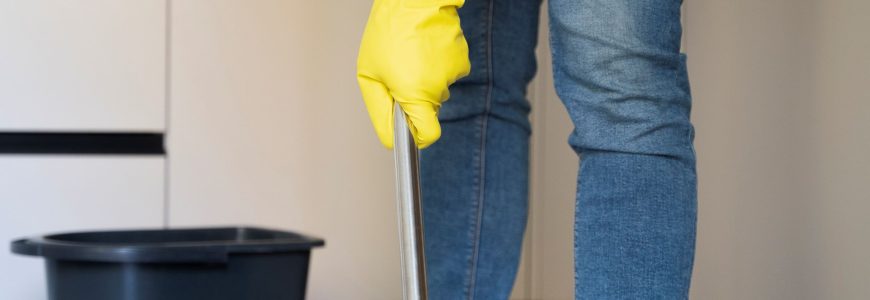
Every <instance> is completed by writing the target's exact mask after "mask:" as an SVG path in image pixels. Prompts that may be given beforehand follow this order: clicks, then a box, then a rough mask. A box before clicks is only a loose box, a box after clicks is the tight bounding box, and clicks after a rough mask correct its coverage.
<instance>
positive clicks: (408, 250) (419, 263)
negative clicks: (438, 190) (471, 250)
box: [393, 103, 428, 300]
mask: <svg viewBox="0 0 870 300" xmlns="http://www.w3.org/2000/svg"><path fill="white" fill-rule="evenodd" d="M394 110H395V111H394V113H393V114H394V115H395V120H394V121H395V122H394V124H395V125H394V127H395V128H394V130H395V131H394V132H393V147H394V151H395V157H396V193H397V201H398V205H397V207H398V211H399V246H400V248H401V249H400V251H401V255H402V287H403V288H402V291H403V295H404V299H405V300H426V299H428V296H427V289H426V260H425V257H424V256H423V207H422V203H421V201H420V198H421V196H420V172H419V170H420V166H419V151H418V150H417V145H416V144H415V143H414V138H413V137H412V136H411V131H410V130H408V122H407V121H406V119H405V113H404V112H403V111H402V109H401V107H399V104H398V103H396V105H395V108H394Z"/></svg>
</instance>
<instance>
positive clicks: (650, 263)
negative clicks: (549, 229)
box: [421, 0, 697, 300]
mask: <svg viewBox="0 0 870 300" xmlns="http://www.w3.org/2000/svg"><path fill="white" fill-rule="evenodd" d="M681 2H682V1H681V0H550V1H549V14H550V18H551V20H550V31H551V34H550V36H551V40H550V43H551V48H552V54H553V61H554V66H553V68H554V76H555V85H556V90H557V92H558V95H559V97H560V98H561V99H562V101H563V103H564V105H565V107H566V108H567V111H568V114H569V115H570V117H571V119H572V120H573V123H574V126H575V128H574V131H573V133H572V134H571V136H570V138H569V141H568V143H569V144H570V146H571V147H572V148H573V149H574V150H575V151H576V152H577V154H578V155H579V156H580V166H579V175H578V189H577V199H576V212H575V224H574V233H575V235H574V245H575V246H574V267H575V295H576V298H577V299H686V298H687V297H688V296H687V295H688V289H689V283H690V278H691V273H692V265H693V259H694V247H695V225H696V211H697V198H696V189H697V188H696V186H697V180H696V175H695V174H696V173H695V151H694V147H693V140H694V129H693V125H692V124H691V122H690V120H689V114H690V110H691V96H690V91H689V82H688V77H687V72H686V57H685V55H683V54H681V53H680V37H681V34H682V33H681V31H682V28H681V25H680V6H681ZM540 6H541V5H540V1H539V0H467V1H466V4H465V6H464V7H463V8H462V9H461V10H460V17H461V20H462V27H463V30H464V32H465V35H466V38H467V40H468V43H469V49H470V57H471V64H472V72H471V74H470V75H469V76H468V77H466V78H464V79H462V80H460V81H459V82H457V83H455V84H454V85H453V86H452V87H451V88H450V91H451V95H452V97H451V99H450V100H449V101H448V102H446V103H445V104H444V106H443V107H442V110H441V113H440V116H439V117H440V119H441V121H442V126H443V135H442V137H441V140H440V141H439V142H437V143H435V144H434V145H433V146H431V147H430V148H428V149H426V150H425V151H423V153H422V161H421V171H422V184H423V197H424V198H423V202H424V203H423V209H424V222H425V224H424V226H425V234H426V238H425V242H426V245H425V250H426V255H427V256H426V262H427V264H428V267H429V273H428V277H429V288H430V297H431V298H432V299H448V300H457V299H507V298H508V296H509V294H510V291H511V288H512V286H513V283H514V280H515V277H516V272H517V268H518V264H519V258H520V252H521V244H522V239H523V232H524V230H525V226H526V219H527V214H528V171H529V135H530V134H531V126H530V123H529V119H528V116H529V110H530V105H529V102H528V101H527V99H526V97H525V95H526V88H527V86H528V83H529V81H530V80H531V79H532V77H533V76H534V74H535V70H536V65H535V55H534V48H535V45H536V43H537V41H536V39H537V36H538V33H537V28H538V15H539V10H540ZM538 200H541V201H544V200H546V199H538Z"/></svg>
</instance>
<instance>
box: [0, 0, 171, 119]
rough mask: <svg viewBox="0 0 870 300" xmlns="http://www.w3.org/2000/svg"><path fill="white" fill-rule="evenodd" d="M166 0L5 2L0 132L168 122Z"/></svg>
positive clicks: (0, 14) (0, 4)
mask: <svg viewBox="0 0 870 300" xmlns="http://www.w3.org/2000/svg"><path fill="white" fill-rule="evenodd" d="M165 32H166V5H165V1H114V0H76V1H63V0H28V1H20V0H0V131H10V130H11V131H22V130H43V131H45V130H47V131H72V130H78V131H81V130H98V131H107V130H108V131H131V130H136V131H157V130H162V129H163V127H164V125H163V124H164V102H165V101H164V100H165V96H164V94H165V84H164V83H165V80H166V76H165V73H166V68H165V65H166V60H165V57H166V55H165V53H166V43H165V40H166V34H165Z"/></svg>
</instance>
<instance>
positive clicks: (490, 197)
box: [421, 0, 540, 300]
mask: <svg viewBox="0 0 870 300" xmlns="http://www.w3.org/2000/svg"><path fill="white" fill-rule="evenodd" d="M539 9H540V1H539V0H467V1H466V3H465V6H464V7H463V8H462V9H460V10H459V14H460V18H461V22H462V28H463V31H464V33H465V36H466V39H467V40H468V44H469V53H470V59H471V74H470V75H469V76H468V77H466V78H463V79H461V80H460V81H458V82H457V83H455V84H454V85H453V86H451V87H450V93H451V98H450V100H449V101H447V102H446V103H444V105H443V107H442V108H441V112H440V114H439V119H440V120H441V125H442V127H443V130H442V136H441V139H440V140H439V141H438V142H436V143H435V144H433V145H432V146H430V147H429V148H427V149H425V150H423V151H422V157H421V177H422V189H423V191H422V193H423V222H424V233H425V237H424V242H425V251H426V263H427V267H428V272H427V275H428V284H429V296H430V299H433V300H437V299H446V300H461V299H507V298H508V297H509V295H510V292H511V289H512V287H513V284H514V279H515V277H516V272H517V268H518V265H519V258H520V249H521V247H522V239H523V232H524V230H525V226H526V216H527V211H528V161H529V133H530V129H529V121H528V114H529V103H528V101H527V100H526V97H525V94H526V87H527V86H528V83H529V81H530V80H531V78H532V77H533V76H534V73H535V68H536V66H535V56H534V48H535V44H536V43H537V28H538V12H539Z"/></svg>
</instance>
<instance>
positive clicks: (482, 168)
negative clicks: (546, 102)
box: [468, 0, 495, 300]
mask: <svg viewBox="0 0 870 300" xmlns="http://www.w3.org/2000/svg"><path fill="white" fill-rule="evenodd" d="M494 4H495V1H494V0H489V1H488V11H487V15H486V66H487V68H486V76H487V82H486V95H485V99H484V111H483V114H482V116H481V119H480V148H479V151H480V155H479V156H478V157H479V161H478V163H479V165H478V166H477V167H478V174H477V175H478V189H479V190H478V195H477V198H478V199H477V216H476V220H475V221H476V222H475V225H474V226H475V228H474V236H473V237H472V243H473V246H472V254H471V268H470V274H469V277H468V278H469V279H468V299H469V300H471V299H474V290H475V288H476V283H477V282H476V281H477V267H478V266H477V264H478V263H479V255H480V240H481V233H482V227H483V207H484V199H485V197H486V136H487V125H488V124H487V121H488V118H489V114H490V110H491V106H492V89H493V74H492V73H493V72H492V67H493V65H492V23H493V15H494V14H493V7H494Z"/></svg>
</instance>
